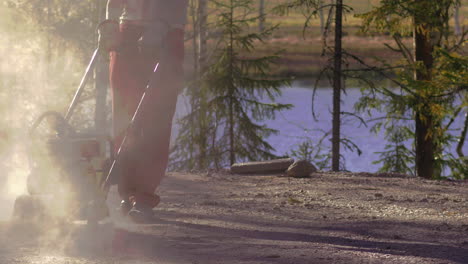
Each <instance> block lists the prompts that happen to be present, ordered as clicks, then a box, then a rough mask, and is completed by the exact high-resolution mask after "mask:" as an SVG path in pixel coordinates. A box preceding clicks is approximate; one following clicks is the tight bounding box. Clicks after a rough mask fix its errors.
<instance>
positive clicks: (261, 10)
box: [258, 0, 265, 32]
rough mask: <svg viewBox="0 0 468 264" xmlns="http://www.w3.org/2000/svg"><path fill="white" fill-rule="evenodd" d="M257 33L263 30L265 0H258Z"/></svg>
mask: <svg viewBox="0 0 468 264" xmlns="http://www.w3.org/2000/svg"><path fill="white" fill-rule="evenodd" d="M258 16H259V17H260V19H259V20H258V31H260V32H262V31H263V30H264V29H265V0H260V3H259V7H258Z"/></svg>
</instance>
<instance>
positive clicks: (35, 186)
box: [13, 48, 113, 223]
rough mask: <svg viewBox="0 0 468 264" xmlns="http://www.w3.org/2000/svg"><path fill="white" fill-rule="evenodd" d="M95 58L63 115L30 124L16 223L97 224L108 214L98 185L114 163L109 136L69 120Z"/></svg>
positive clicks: (44, 116)
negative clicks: (77, 126)
mask: <svg viewBox="0 0 468 264" xmlns="http://www.w3.org/2000/svg"><path fill="white" fill-rule="evenodd" d="M98 54H99V48H98V49H96V50H95V52H94V54H93V56H92V58H91V61H90V63H89V64H88V67H87V68H86V72H85V74H84V76H83V78H82V79H81V83H80V85H79V87H78V89H77V91H76V93H75V96H74V98H73V101H72V103H71V105H70V106H69V108H68V111H67V113H66V115H65V116H63V115H61V114H60V113H58V112H53V111H49V112H45V113H43V114H42V115H40V116H39V117H38V119H37V120H36V122H34V124H33V125H32V127H31V130H30V139H31V140H30V143H31V147H30V148H28V151H29V167H30V174H29V176H28V178H27V191H28V194H27V195H22V196H20V197H18V198H17V199H16V201H15V204H14V208H13V217H14V218H15V219H19V220H28V221H29V220H44V219H47V220H50V219H57V220H87V221H88V223H97V222H98V221H99V220H101V219H103V218H105V217H106V216H107V215H108V209H107V207H106V205H105V200H106V197H107V191H108V188H103V186H104V185H106V184H104V183H105V180H106V177H107V174H108V171H109V169H110V165H111V164H112V160H113V157H112V152H113V151H112V141H111V139H110V136H109V135H106V134H105V133H98V132H79V130H77V129H75V128H74V127H72V126H71V125H70V122H69V121H70V119H71V117H72V114H73V112H74V110H75V108H76V107H77V105H78V102H79V101H80V97H81V94H82V92H83V90H84V87H85V85H86V82H87V81H88V79H90V76H91V75H92V74H93V69H94V67H95V65H96V61H97V58H98V56H99V55H98ZM97 101H98V100H96V102H97ZM97 103H98V102H97ZM96 109H98V108H97V107H96ZM99 109H102V107H101V108H99ZM93 131H94V130H93Z"/></svg>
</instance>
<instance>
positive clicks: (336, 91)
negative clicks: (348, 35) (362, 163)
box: [332, 0, 343, 171]
mask: <svg viewBox="0 0 468 264" xmlns="http://www.w3.org/2000/svg"><path fill="white" fill-rule="evenodd" d="M342 19H343V0H337V1H336V10H335V56H334V67H333V132H332V170H333V171H339V170H340V125H341V121H340V115H341V85H342V84H341V58H342V51H341V37H342Z"/></svg>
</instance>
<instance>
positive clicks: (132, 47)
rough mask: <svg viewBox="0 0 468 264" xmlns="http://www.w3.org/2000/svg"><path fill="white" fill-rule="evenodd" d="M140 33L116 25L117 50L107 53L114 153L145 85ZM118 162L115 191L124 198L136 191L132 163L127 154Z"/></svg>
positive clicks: (131, 28)
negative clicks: (142, 71) (118, 35)
mask: <svg viewBox="0 0 468 264" xmlns="http://www.w3.org/2000/svg"><path fill="white" fill-rule="evenodd" d="M141 33H142V28H141V27H140V26H135V25H127V24H122V25H120V34H121V43H120V45H119V49H118V50H117V51H115V52H111V55H110V65H109V71H110V85H111V91H112V119H113V127H112V129H113V137H114V153H117V151H118V149H119V147H120V145H121V143H122V140H123V138H124V136H125V133H126V131H127V128H128V125H129V123H130V120H131V118H132V116H133V114H134V112H135V109H136V108H137V106H138V103H139V101H140V98H141V96H142V94H143V91H144V88H145V85H144V84H142V81H141V79H142V78H141V69H140V67H141V61H140V60H141V57H140V56H139V49H138V39H139V38H140V36H141ZM122 162H123V166H122V172H121V173H120V175H121V177H120V179H119V183H118V190H119V194H120V196H121V198H122V199H124V200H128V198H129V197H130V196H132V195H134V193H135V190H136V187H135V184H134V180H133V177H134V176H135V173H136V163H135V158H134V157H132V156H131V155H125V158H124V159H123V160H122Z"/></svg>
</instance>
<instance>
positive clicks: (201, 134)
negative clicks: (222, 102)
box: [196, 0, 208, 169]
mask: <svg viewBox="0 0 468 264" xmlns="http://www.w3.org/2000/svg"><path fill="white" fill-rule="evenodd" d="M207 2H208V1H207V0H198V11H197V13H198V14H197V17H198V23H197V24H198V27H197V28H198V32H197V33H198V37H197V39H198V43H197V48H198V58H197V60H198V72H197V79H198V80H200V79H201V78H202V76H203V74H204V72H205V70H206V66H207V65H206V64H207V28H206V27H207ZM197 89H198V90H199V91H200V88H197ZM196 95H197V97H198V98H197V99H198V107H199V108H200V109H206V98H205V96H204V94H203V92H198V93H196ZM206 113H207V111H206V110H201V111H199V116H198V118H197V119H198V124H197V125H196V126H198V127H199V131H198V145H199V151H200V153H199V158H198V168H199V169H206V167H207V166H208V164H207V149H208V135H207V130H208V120H207V115H206Z"/></svg>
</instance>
